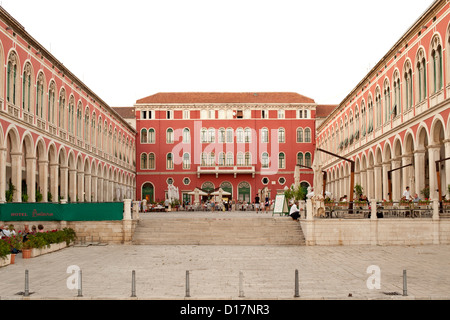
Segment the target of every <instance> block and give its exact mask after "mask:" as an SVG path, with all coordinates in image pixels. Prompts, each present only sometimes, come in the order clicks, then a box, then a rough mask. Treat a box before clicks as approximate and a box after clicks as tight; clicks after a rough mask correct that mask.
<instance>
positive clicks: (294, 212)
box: [289, 201, 300, 220]
mask: <svg viewBox="0 0 450 320" xmlns="http://www.w3.org/2000/svg"><path fill="white" fill-rule="evenodd" d="M289 216H290V217H291V218H292V219H293V220H297V219H298V218H299V217H300V213H299V210H298V208H297V205H296V204H295V201H294V203H293V204H292V207H291V210H290V211H289Z"/></svg>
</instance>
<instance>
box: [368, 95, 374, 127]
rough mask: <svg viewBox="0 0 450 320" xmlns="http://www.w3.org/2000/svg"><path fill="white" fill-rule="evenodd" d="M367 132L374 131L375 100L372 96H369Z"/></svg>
mask: <svg viewBox="0 0 450 320" xmlns="http://www.w3.org/2000/svg"><path fill="white" fill-rule="evenodd" d="M367 108H368V109H367V111H368V113H367V118H368V119H367V123H368V126H367V133H371V132H372V131H373V100H372V97H370V98H369V102H368V104H367Z"/></svg>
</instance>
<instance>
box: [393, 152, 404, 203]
mask: <svg viewBox="0 0 450 320" xmlns="http://www.w3.org/2000/svg"><path fill="white" fill-rule="evenodd" d="M401 165H402V162H401V159H400V158H396V159H394V160H393V161H392V169H397V168H400V167H401ZM400 170H401V169H400ZM400 170H395V171H394V172H392V176H391V178H392V200H393V201H399V200H400V198H401V197H402V194H403V191H402V190H401V178H400Z"/></svg>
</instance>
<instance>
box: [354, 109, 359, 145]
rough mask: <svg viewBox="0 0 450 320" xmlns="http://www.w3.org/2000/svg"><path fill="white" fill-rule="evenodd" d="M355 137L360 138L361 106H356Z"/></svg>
mask: <svg viewBox="0 0 450 320" xmlns="http://www.w3.org/2000/svg"><path fill="white" fill-rule="evenodd" d="M354 137H355V139H359V108H358V106H356V109H355V131H354Z"/></svg>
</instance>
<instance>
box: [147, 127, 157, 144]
mask: <svg viewBox="0 0 450 320" xmlns="http://www.w3.org/2000/svg"><path fill="white" fill-rule="evenodd" d="M155 139H156V136H155V129H153V128H150V129H148V143H155Z"/></svg>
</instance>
